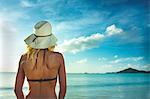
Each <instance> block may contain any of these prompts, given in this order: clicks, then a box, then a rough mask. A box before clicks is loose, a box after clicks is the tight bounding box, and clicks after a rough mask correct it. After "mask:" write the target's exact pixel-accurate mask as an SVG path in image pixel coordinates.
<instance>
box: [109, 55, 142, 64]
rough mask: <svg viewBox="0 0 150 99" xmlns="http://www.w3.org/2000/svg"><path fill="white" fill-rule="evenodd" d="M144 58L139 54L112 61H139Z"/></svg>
mask: <svg viewBox="0 0 150 99" xmlns="http://www.w3.org/2000/svg"><path fill="white" fill-rule="evenodd" d="M143 59H144V58H143V57H141V56H139V57H127V58H119V59H116V60H113V61H111V62H110V63H120V62H125V61H139V60H143Z"/></svg>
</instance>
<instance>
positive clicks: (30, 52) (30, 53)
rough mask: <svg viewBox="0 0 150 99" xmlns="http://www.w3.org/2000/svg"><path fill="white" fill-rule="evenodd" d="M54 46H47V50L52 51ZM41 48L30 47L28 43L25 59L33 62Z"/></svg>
mask: <svg viewBox="0 0 150 99" xmlns="http://www.w3.org/2000/svg"><path fill="white" fill-rule="evenodd" d="M54 48H55V46H50V47H48V50H49V51H54ZM40 50H41V49H35V48H32V47H30V46H29V45H27V60H30V61H31V62H32V63H34V61H35V60H36V58H37V53H38V52H39V51H40Z"/></svg>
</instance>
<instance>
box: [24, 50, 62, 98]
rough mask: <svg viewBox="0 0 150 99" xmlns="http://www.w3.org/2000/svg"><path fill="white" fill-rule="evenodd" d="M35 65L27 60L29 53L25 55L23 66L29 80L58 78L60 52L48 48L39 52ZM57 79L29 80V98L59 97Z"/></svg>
mask: <svg viewBox="0 0 150 99" xmlns="http://www.w3.org/2000/svg"><path fill="white" fill-rule="evenodd" d="M37 55H38V57H37V61H36V60H35V65H33V64H32V63H31V61H27V60H26V58H27V54H25V55H23V61H22V67H23V70H24V73H25V76H26V77H27V79H29V80H35V79H53V78H56V77H57V75H58V72H59V67H60V53H58V52H53V51H49V50H46V49H43V50H40V51H39V52H38V54H37ZM56 82H57V79H53V80H50V81H28V83H29V94H28V95H27V96H26V98H27V99H35V98H36V99H57V97H56V93H55V86H56Z"/></svg>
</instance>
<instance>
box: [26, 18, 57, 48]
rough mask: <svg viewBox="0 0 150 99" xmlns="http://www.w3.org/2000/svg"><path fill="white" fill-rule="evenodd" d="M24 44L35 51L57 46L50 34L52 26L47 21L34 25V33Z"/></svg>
mask: <svg viewBox="0 0 150 99" xmlns="http://www.w3.org/2000/svg"><path fill="white" fill-rule="evenodd" d="M24 41H25V43H26V44H27V45H29V46H31V47H32V48H35V49H45V48H48V47H49V46H55V45H57V44H56V42H57V38H56V37H55V35H54V34H52V26H51V24H50V23H49V22H48V21H40V22H38V23H36V24H35V26H34V32H33V33H32V34H31V35H29V36H28V37H27V38H26V39H25V40H24Z"/></svg>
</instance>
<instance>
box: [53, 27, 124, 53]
mask: <svg viewBox="0 0 150 99" xmlns="http://www.w3.org/2000/svg"><path fill="white" fill-rule="evenodd" d="M121 32H123V30H122V29H119V28H116V26H115V25H111V26H108V27H107V28H106V33H107V34H106V35H104V34H101V33H95V34H92V35H90V36H80V37H78V38H73V39H70V40H65V41H64V42H63V43H62V44H60V45H58V46H57V47H56V49H55V50H56V51H60V52H71V53H74V54H76V53H77V52H80V51H84V50H87V49H92V48H97V47H99V46H100V43H101V41H102V40H103V39H106V38H107V37H108V36H107V35H109V36H112V35H116V34H120V33H121Z"/></svg>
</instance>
